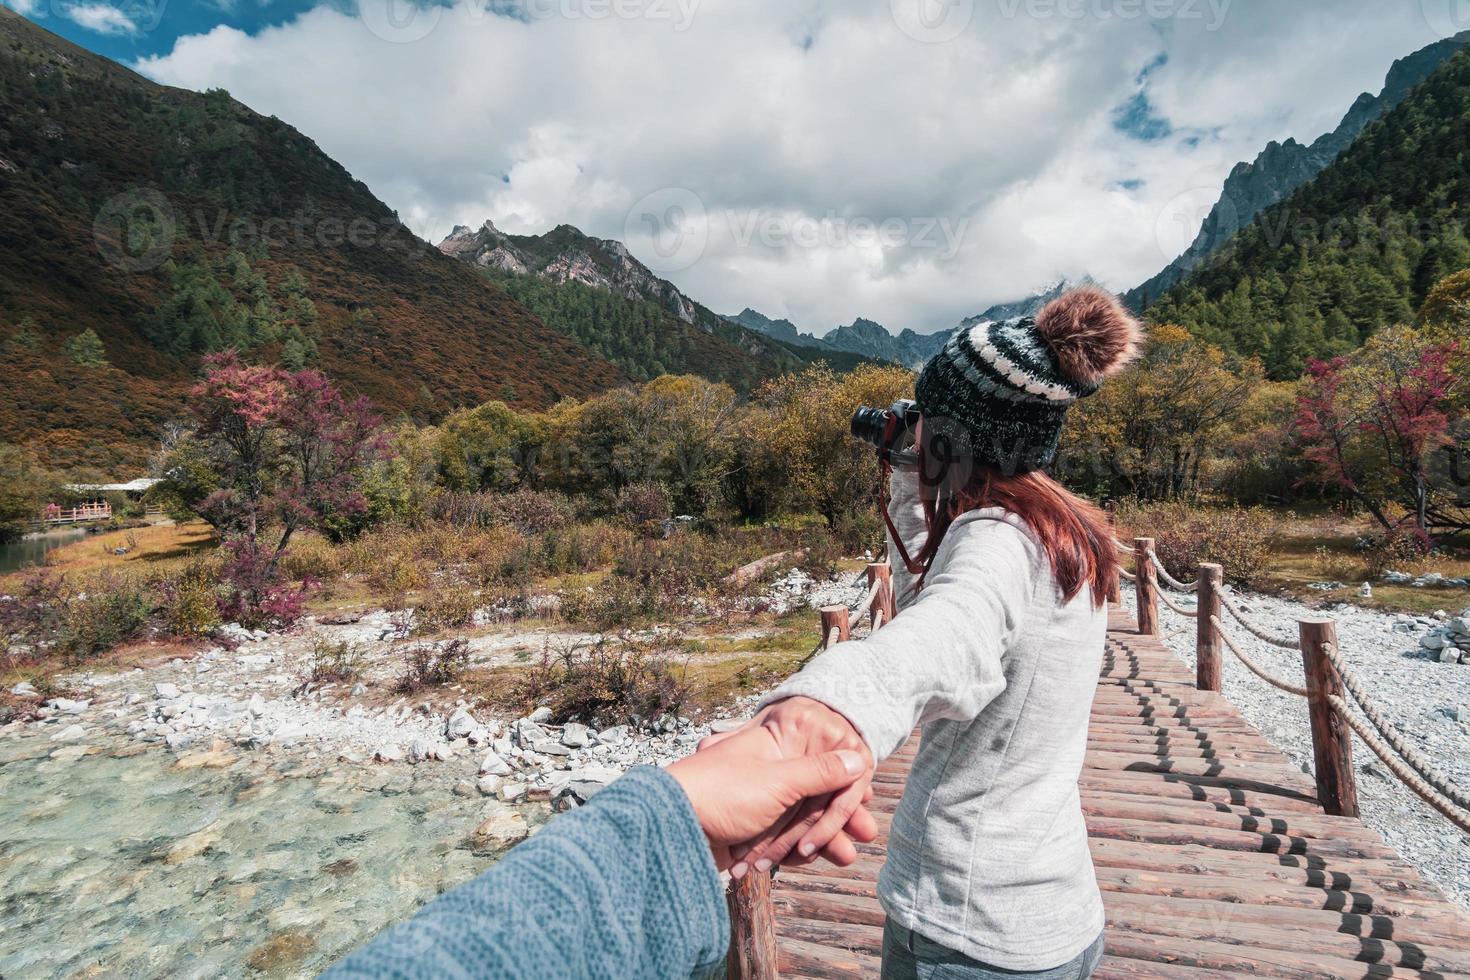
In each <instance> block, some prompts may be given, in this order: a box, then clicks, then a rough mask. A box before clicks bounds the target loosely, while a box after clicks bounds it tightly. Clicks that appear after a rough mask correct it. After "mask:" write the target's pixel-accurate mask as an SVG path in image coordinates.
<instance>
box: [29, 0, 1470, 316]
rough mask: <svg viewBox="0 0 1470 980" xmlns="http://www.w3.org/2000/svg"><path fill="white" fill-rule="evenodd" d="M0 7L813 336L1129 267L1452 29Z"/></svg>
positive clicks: (824, 1)
mask: <svg viewBox="0 0 1470 980" xmlns="http://www.w3.org/2000/svg"><path fill="white" fill-rule="evenodd" d="M0 3H5V4H7V5H9V6H11V7H14V8H16V9H18V10H20V12H22V13H24V14H26V15H27V16H30V17H32V18H33V19H35V20H36V21H37V22H38V23H40V24H42V25H43V26H45V27H47V28H48V29H51V30H53V31H57V32H58V33H60V34H62V35H64V36H66V37H67V38H69V39H71V40H73V41H75V42H77V43H79V44H82V45H84V46H85V47H88V48H90V49H92V50H94V51H97V52H98V53H100V54H103V55H106V56H108V57H111V58H114V59H116V60H118V61H121V62H123V63H125V64H129V65H131V66H133V67H135V68H136V69H137V70H139V71H141V72H143V73H144V74H146V75H148V76H150V77H152V78H154V79H156V80H158V81H160V82H163V83H166V84H171V85H180V86H183V87H187V88H193V89H204V88H210V87H223V88H226V89H228V90H229V91H230V92H231V94H232V95H234V96H235V97H236V98H237V99H240V100H241V101H242V102H244V103H245V104H246V105H249V106H250V107H251V108H253V109H255V110H257V111H259V112H262V113H267V114H273V115H277V116H280V117H281V118H282V119H284V120H286V121H287V122H289V123H291V124H292V125H294V126H296V127H297V128H298V129H300V130H301V131H302V132H304V133H306V134H307V135H308V136H310V137H311V138H312V139H314V140H316V141H317V143H318V144H319V145H320V146H321V147H322V148H323V149H324V150H325V151H326V152H327V153H329V154H330V155H331V156H333V157H334V158H335V159H337V160H338V161H340V162H341V163H342V164H343V165H344V166H346V167H347V168H348V169H349V170H350V171H351V172H352V173H353V174H354V176H356V177H359V178H360V179H362V180H364V181H365V182H366V183H367V184H368V186H369V187H371V188H372V189H373V191H374V193H376V194H377V196H378V197H380V198H381V199H383V200H384V201H386V202H387V203H388V204H389V205H390V206H392V207H394V208H396V209H397V210H398V211H399V212H400V214H401V215H402V216H403V218H404V220H405V221H406V222H407V223H408V224H409V226H410V227H411V228H413V229H414V231H416V232H417V233H419V234H420V235H422V236H423V237H425V238H426V239H428V240H430V241H432V242H436V243H437V242H438V241H440V240H442V239H443V238H444V237H445V236H446V235H447V234H448V233H449V231H450V230H451V228H452V227H453V226H455V225H458V224H467V225H478V224H480V223H481V222H483V221H485V220H487V219H488V220H493V221H494V222H495V223H496V225H497V226H499V227H501V228H503V229H505V230H507V231H511V232H516V233H536V232H542V231H546V230H548V229H549V228H551V227H553V226H555V225H556V224H559V223H569V224H574V225H577V226H578V227H580V228H582V229H583V230H585V231H587V232H589V233H590V234H594V235H598V236H602V237H607V238H616V239H620V240H623V241H626V242H627V243H628V245H629V247H630V249H631V250H632V251H633V253H634V254H635V255H636V256H638V257H639V258H641V259H643V260H644V261H645V262H647V263H648V264H650V265H651V266H653V267H654V269H655V271H658V272H660V273H661V274H664V275H666V276H667V277H668V278H670V279H672V280H673V281H674V282H675V283H677V284H678V285H680V286H681V287H682V288H684V289H686V291H688V292H689V293H690V294H691V295H693V296H695V297H696V298H697V299H699V300H700V301H702V302H704V303H705V304H707V305H709V306H711V307H712V308H714V309H716V310H720V311H725V312H735V311H738V310H739V309H741V308H742V307H745V306H753V307H755V308H756V309H759V310H761V311H762V312H764V313H766V314H767V315H769V316H772V317H786V318H789V319H791V320H792V321H793V322H794V323H796V324H797V325H798V326H799V327H800V328H801V329H803V330H808V331H815V332H819V333H820V332H824V331H826V330H827V329H830V328H831V327H832V326H834V325H836V324H838V323H847V322H851V321H852V320H853V319H854V318H856V317H858V316H865V317H868V318H871V319H874V320H877V321H879V322H881V323H884V324H885V325H887V326H889V327H890V328H892V329H895V330H897V329H900V328H903V327H912V328H914V329H917V330H921V331H927V330H934V329H940V328H943V327H947V326H951V325H953V323H955V322H957V321H958V320H959V319H961V318H962V317H964V316H967V315H970V314H973V313H974V312H976V311H977V310H980V309H984V308H985V307H986V306H989V305H990V304H992V303H994V302H998V301H1005V300H1010V299H1014V298H1016V297H1017V296H1020V295H1024V294H1026V293H1028V292H1030V291H1032V290H1033V289H1035V288H1037V287H1042V286H1045V285H1048V284H1049V283H1050V282H1053V281H1055V280H1056V279H1057V278H1060V277H1062V276H1070V277H1079V276H1082V275H1092V276H1094V277H1095V278H1097V279H1099V280H1100V281H1102V282H1104V283H1106V284H1107V285H1109V286H1112V287H1114V288H1116V289H1126V288H1129V287H1132V286H1134V285H1137V284H1138V283H1139V282H1141V281H1143V280H1144V279H1146V278H1148V277H1149V276H1151V275H1153V274H1154V273H1155V272H1157V271H1158V270H1159V269H1160V268H1162V267H1163V266H1164V265H1165V264H1167V263H1168V262H1169V261H1170V260H1172V259H1173V258H1174V256H1175V255H1177V254H1178V253H1179V252H1181V251H1182V250H1183V249H1184V247H1186V246H1187V245H1188V243H1189V240H1190V239H1191V238H1192V237H1193V235H1194V232H1195V231H1196V230H1197V229H1198V226H1199V222H1200V221H1202V220H1203V218H1204V215H1205V213H1206V212H1207V211H1208V209H1209V207H1210V205H1211V204H1213V203H1214V201H1215V200H1216V199H1217V197H1218V195H1219V190H1220V185H1221V183H1222V182H1223V180H1224V178H1225V176H1226V175H1227V174H1228V173H1229V172H1230V170H1231V169H1232V168H1233V167H1234V166H1235V165H1236V164H1237V163H1238V162H1239V161H1242V160H1252V159H1254V158H1255V156H1256V155H1257V154H1258V153H1259V152H1260V151H1261V150H1262V149H1263V148H1264V147H1265V145H1266V143H1267V142H1268V141H1270V140H1284V139H1286V138H1288V137H1295V138H1296V139H1298V140H1301V141H1303V142H1309V141H1311V140H1312V139H1314V138H1316V137H1317V136H1318V135H1320V134H1321V133H1323V132H1325V131H1327V130H1329V129H1331V128H1333V127H1334V126H1335V125H1336V124H1337V123H1338V121H1339V120H1340V119H1341V117H1342V115H1343V114H1344V113H1345V112H1346V110H1347V109H1348V107H1349V106H1350V105H1351V104H1352V102H1353V100H1354V99H1355V98H1356V97H1357V95H1358V94H1359V93H1360V92H1364V91H1370V92H1374V93H1376V92H1378V91H1379V89H1380V88H1381V86H1382V84H1383V78H1384V75H1385V74H1386V72H1387V71H1388V68H1389V66H1390V64H1391V63H1392V62H1393V61H1394V59H1396V58H1398V57H1402V56H1403V55H1406V54H1408V53H1410V52H1412V51H1414V50H1417V49H1418V48H1421V47H1423V46H1425V45H1427V44H1429V43H1431V42H1433V41H1434V40H1437V39H1438V38H1440V37H1444V36H1446V35H1448V34H1449V33H1453V32H1455V31H1457V30H1463V29H1465V28H1467V27H1470V22H1466V21H1470V17H1467V14H1470V4H1467V3H1465V2H1464V0H1394V2H1393V3H1384V2H1382V0H1291V2H1284V0H326V2H321V3H315V2H311V0H0ZM668 216H674V218H672V219H670V220H668V221H665V220H664V219H665V218H667V217H668ZM671 228H672V229H673V230H674V232H677V234H672V235H671V233H670V229H671Z"/></svg>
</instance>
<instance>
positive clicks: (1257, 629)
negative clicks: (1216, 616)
mask: <svg viewBox="0 0 1470 980" xmlns="http://www.w3.org/2000/svg"><path fill="white" fill-rule="evenodd" d="M1219 597H1220V605H1221V606H1222V607H1224V609H1225V611H1226V612H1228V613H1230V615H1231V616H1233V617H1235V621H1236V622H1237V623H1239V624H1240V625H1241V626H1243V627H1245V631H1246V632H1247V633H1249V634H1250V635H1251V636H1254V637H1255V638H1256V639H1258V640H1260V641H1261V642H1262V643H1269V644H1271V645H1272V646H1273V647H1280V648H1281V649H1283V650H1300V649H1301V648H1302V641H1301V640H1293V639H1291V638H1290V637H1284V636H1276V635H1274V634H1272V633H1268V632H1266V630H1265V628H1264V627H1261V626H1257V625H1256V624H1255V623H1253V622H1251V621H1250V620H1249V619H1247V618H1246V615H1245V613H1243V612H1241V610H1240V607H1239V606H1237V605H1236V604H1235V602H1234V601H1233V600H1232V599H1231V598H1230V597H1229V596H1228V595H1226V594H1225V593H1223V592H1221V593H1219Z"/></svg>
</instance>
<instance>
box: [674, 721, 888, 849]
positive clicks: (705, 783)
mask: <svg viewBox="0 0 1470 980" xmlns="http://www.w3.org/2000/svg"><path fill="white" fill-rule="evenodd" d="M868 769H869V764H868V758H867V756H865V755H864V754H862V753H859V752H855V751H853V750H851V749H830V750H819V751H814V752H811V753H801V754H796V755H793V754H791V753H788V752H784V751H783V750H782V746H781V744H780V742H779V740H778V737H777V734H776V732H775V730H773V729H772V728H768V727H764V726H753V727H752V726H747V727H746V728H743V729H741V730H740V731H738V732H731V733H729V734H728V735H725V736H721V737H720V740H719V742H718V743H716V744H711V745H708V746H702V747H701V748H700V751H698V752H696V753H695V754H694V755H691V756H689V757H687V758H684V759H680V760H679V761H678V762H675V763H673V764H672V765H670V766H669V768H668V773H669V775H670V776H672V777H674V779H675V780H677V781H678V783H679V785H680V786H682V787H683V788H684V792H685V794H686V795H687V796H688V797H689V801H690V802H691V803H692V804H693V805H694V813H695V816H697V817H698V818H699V825H700V827H702V828H703V829H704V833H705V836H706V837H708V838H709V842H710V849H711V850H712V851H713V852H714V855H715V863H716V865H717V866H718V867H719V868H720V869H721V870H724V869H725V868H728V867H729V866H730V863H731V858H730V856H729V850H730V847H731V845H735V844H740V843H742V842H744V841H748V840H750V839H751V838H752V837H755V836H757V835H759V834H762V833H764V832H766V831H768V830H769V829H770V828H771V827H772V826H773V825H778V826H779V825H782V824H784V822H785V821H787V820H788V819H789V817H790V815H791V814H792V813H794V812H796V811H797V810H798V809H799V808H800V807H801V805H802V803H803V802H804V801H806V800H808V799H811V798H813V797H815V798H819V799H826V798H828V797H830V796H831V794H833V793H840V792H843V791H845V790H847V789H848V788H849V787H851V786H852V785H853V783H854V782H856V781H858V780H860V779H864V778H866V773H867V772H868ZM874 833H876V828H874ZM865 839H867V840H871V839H872V837H871V836H869V837H867V838H865ZM854 856H856V854H855V852H854Z"/></svg>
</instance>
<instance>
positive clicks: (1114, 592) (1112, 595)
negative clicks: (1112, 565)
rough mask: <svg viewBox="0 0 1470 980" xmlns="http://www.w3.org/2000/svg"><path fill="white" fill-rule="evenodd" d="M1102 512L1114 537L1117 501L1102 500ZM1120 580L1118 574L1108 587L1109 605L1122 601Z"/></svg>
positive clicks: (1116, 528) (1116, 521) (1115, 534)
mask: <svg viewBox="0 0 1470 980" xmlns="http://www.w3.org/2000/svg"><path fill="white" fill-rule="evenodd" d="M1103 512H1104V513H1106V514H1107V515H1108V530H1110V531H1112V532H1113V537H1115V538H1116V537H1117V536H1118V502H1117V501H1116V500H1108V501H1104V503H1103ZM1119 557H1120V558H1121V556H1119ZM1120 564H1121V562H1120ZM1121 581H1122V576H1121V575H1120V576H1118V578H1117V579H1115V580H1114V581H1113V584H1112V585H1111V586H1110V587H1109V588H1108V605H1110V606H1116V605H1118V604H1119V603H1120V602H1122V601H1123V590H1122V589H1121V588H1119V583H1120V582H1121Z"/></svg>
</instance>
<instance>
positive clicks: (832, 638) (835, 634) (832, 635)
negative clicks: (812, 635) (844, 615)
mask: <svg viewBox="0 0 1470 980" xmlns="http://www.w3.org/2000/svg"><path fill="white" fill-rule="evenodd" d="M841 640H842V629H841V628H840V627H837V626H834V627H832V629H831V631H829V632H828V633H827V647H828V648H830V647H835V646H836V645H837V644H838V643H839V642H841Z"/></svg>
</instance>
